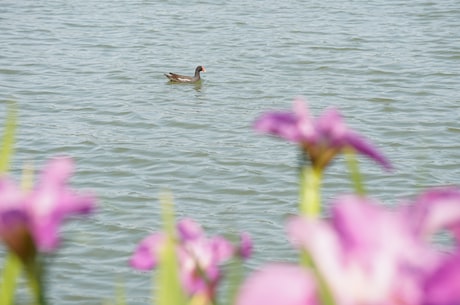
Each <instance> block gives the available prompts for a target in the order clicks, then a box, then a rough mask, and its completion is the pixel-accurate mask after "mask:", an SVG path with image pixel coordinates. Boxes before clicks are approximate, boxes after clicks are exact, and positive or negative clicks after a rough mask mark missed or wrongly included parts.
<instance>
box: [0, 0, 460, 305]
mask: <svg viewBox="0 0 460 305" xmlns="http://www.w3.org/2000/svg"><path fill="white" fill-rule="evenodd" d="M459 28H460V3H459V2H458V1H456V0H451V1H449V0H446V1H438V2H430V1H377V0H374V1H345V2H344V1H323V0H322V1H308V2H307V1H291V2H286V3H282V2H280V1H272V0H267V1H254V2H250V3H246V1H241V0H234V1H225V2H224V1H195V0H192V1H187V2H183V1H116V2H113V1H87V0H85V1H73V2H69V1H62V0H55V1H46V2H42V1H2V5H1V7H0V42H1V44H2V47H1V51H0V100H1V101H6V100H15V101H17V103H18V105H19V110H20V127H19V134H18V140H17V146H16V147H17V150H16V155H15V158H14V160H13V161H14V162H13V168H14V171H13V172H14V174H16V175H17V177H18V176H19V173H20V169H21V167H22V166H23V165H24V163H26V162H29V161H34V163H35V164H36V167H40V166H41V165H42V164H43V162H44V160H45V159H46V158H48V157H50V156H52V155H60V154H67V155H71V156H73V157H74V158H75V159H76V161H77V167H78V170H77V174H76V176H75V178H74V179H73V183H74V185H75V186H78V187H80V188H86V189H91V190H94V191H95V192H96V193H97V194H98V196H99V211H98V213H97V214H96V215H95V216H94V217H92V218H91V219H90V220H87V221H76V222H71V223H69V224H67V225H66V226H65V228H64V231H65V233H66V235H65V236H66V238H67V240H66V243H65V248H64V249H63V250H62V251H61V252H60V254H59V256H57V257H55V258H54V259H53V261H54V264H53V268H52V270H51V272H50V276H49V282H50V290H51V299H52V302H51V303H53V304H62V305H71V304H75V305H76V304H82V305H83V304H85V305H86V304H101V302H102V301H103V300H104V299H106V298H111V297H112V295H113V293H114V291H115V286H116V283H117V281H119V280H120V279H122V281H124V282H125V286H126V290H127V298H128V303H129V304H147V302H148V300H149V296H150V286H151V284H150V275H149V274H142V273H138V272H134V271H132V270H130V269H129V268H128V266H127V259H128V257H129V256H130V255H131V253H132V251H133V249H134V247H135V245H136V243H137V242H138V241H139V240H140V239H141V238H142V237H144V236H145V235H146V234H148V233H149V232H150V231H151V230H154V229H157V228H159V226H160V223H159V216H158V214H159V209H158V204H159V203H158V195H159V194H160V193H161V192H162V191H164V190H166V189H169V190H171V191H172V192H173V193H174V196H175V201H176V208H177V213H178V215H179V216H185V215H188V216H190V217H192V218H194V219H196V220H198V221H199V222H201V223H202V224H203V225H204V226H205V227H206V229H207V230H208V231H209V232H210V233H211V234H220V233H224V232H227V231H231V232H236V231H240V230H244V231H248V232H250V233H251V234H252V235H253V237H254V240H255V243H256V253H255V257H254V258H253V259H252V260H251V261H250V262H249V263H248V267H249V268H255V267H257V266H258V265H259V264H261V263H263V262H265V261H269V260H280V259H284V258H286V253H287V252H288V250H289V248H290V247H289V245H288V243H287V241H286V239H285V237H284V229H283V222H284V219H285V217H286V216H287V215H288V214H290V213H295V211H296V200H297V185H296V183H297V172H296V170H297V169H296V168H297V155H296V149H295V147H292V146H291V145H289V144H287V143H284V142H281V141H276V140H274V139H272V138H269V137H263V136H260V135H256V134H255V133H254V132H253V131H252V130H251V124H252V122H253V120H254V118H255V117H257V116H258V115H259V114H260V113H261V112H262V111H264V110H267V109H283V108H289V107H290V105H291V102H292V99H293V98H294V97H296V96H298V95H302V96H305V97H307V98H308V99H309V101H310V106H311V108H312V111H313V112H315V113H319V112H320V111H322V110H323V109H324V108H325V107H327V106H330V105H334V106H336V107H338V108H339V109H340V110H341V111H342V112H343V114H344V116H345V117H346V120H347V122H348V123H349V124H350V125H351V126H353V127H354V128H356V129H357V130H359V131H360V132H362V133H363V134H365V135H366V136H367V137H368V138H370V139H372V141H373V142H374V143H375V144H376V145H377V146H379V147H380V148H381V149H382V150H383V151H384V153H385V154H386V155H387V156H388V157H389V158H390V159H391V160H392V161H393V163H394V165H395V167H396V168H397V171H396V172H395V173H392V174H388V173H384V172H383V171H382V170H381V169H380V168H378V167H377V166H376V165H375V164H374V163H372V162H371V161H368V160H364V159H362V161H363V162H361V168H362V170H363V174H364V176H365V177H366V180H367V181H366V183H367V184H366V185H367V188H368V190H369V191H370V192H371V193H373V194H374V195H375V196H376V197H377V198H379V199H381V200H382V201H384V202H385V203H387V204H395V203H397V199H398V198H404V197H407V196H410V195H412V194H414V193H416V192H417V191H418V190H420V189H421V188H423V187H425V186H431V185H445V184H458V182H459V179H460V166H459V161H458V160H459V159H460V144H459V138H460V123H459V118H460V110H459V106H458V105H459V102H460V98H459V95H458V87H459V84H460V31H459ZM199 64H201V65H204V66H205V67H206V69H207V73H205V74H203V78H204V81H203V82H202V84H201V86H193V85H192V86H189V85H185V86H184V85H170V84H168V83H167V82H166V78H164V76H163V73H164V72H170V71H171V72H178V73H182V74H192V73H193V70H194V68H195V66H197V65H199ZM3 104H4V102H3ZM2 108H3V109H2V110H1V112H0V113H2V117H1V119H2V120H3V119H4V112H5V111H4V108H5V107H4V106H3V105H2ZM344 163H345V162H344V161H343V160H338V161H337V162H336V163H335V164H334V165H333V166H331V167H330V168H329V171H328V173H327V174H326V184H325V187H324V198H325V200H326V201H327V200H328V199H330V198H331V197H333V196H335V195H336V194H338V193H342V192H347V191H349V190H350V189H351V184H350V182H348V180H347V179H348V176H347V171H346V166H345V164H344ZM0 251H4V250H3V248H1V249H0ZM288 253H289V252H288Z"/></svg>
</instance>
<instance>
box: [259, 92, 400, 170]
mask: <svg viewBox="0 0 460 305" xmlns="http://www.w3.org/2000/svg"><path fill="white" fill-rule="evenodd" d="M254 128H255V129H256V130H257V131H260V132H264V133H269V134H272V135H275V136H278V137H281V138H284V139H286V140H288V141H290V142H294V143H298V144H299V145H300V146H301V147H302V149H303V151H304V152H305V153H306V154H307V155H308V157H309V158H310V161H311V162H312V165H313V166H314V167H316V168H324V167H325V166H326V165H327V164H329V162H330V161H331V160H332V158H333V157H334V156H335V155H336V154H338V153H340V152H342V151H343V150H344V149H345V148H351V149H354V150H355V151H357V152H359V153H360V154H363V155H365V156H367V157H369V158H371V159H373V160H375V161H376V162H377V163H379V164H380V165H382V166H383V167H384V168H386V169H391V165H390V163H389V162H388V161H387V159H386V158H385V157H384V156H383V155H382V154H381V153H380V152H379V151H378V150H377V149H376V148H375V147H374V146H373V145H371V144H370V143H369V142H368V141H367V140H365V139H364V138H363V137H362V136H360V135H359V134H357V133H356V132H354V131H353V130H351V129H350V128H348V126H347V125H346V124H345V123H344V122H343V119H342V117H341V115H340V113H339V112H338V111H337V110H336V109H334V108H330V109H328V110H326V111H325V112H324V113H323V114H322V115H321V116H320V117H318V118H316V119H315V118H313V117H312V116H311V115H310V113H309V110H308V108H307V106H306V104H305V102H304V101H302V100H300V99H297V100H295V101H294V106H293V110H292V111H291V112H268V113H265V114H263V115H262V116H261V117H260V118H259V119H258V120H257V121H256V122H255V125H254Z"/></svg>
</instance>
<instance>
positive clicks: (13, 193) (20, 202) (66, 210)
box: [0, 158, 95, 259]
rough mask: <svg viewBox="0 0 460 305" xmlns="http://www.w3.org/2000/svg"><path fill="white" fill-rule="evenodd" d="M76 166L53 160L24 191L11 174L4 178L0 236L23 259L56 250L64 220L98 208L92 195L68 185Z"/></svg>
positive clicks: (1, 181)
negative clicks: (31, 185)
mask: <svg viewBox="0 0 460 305" xmlns="http://www.w3.org/2000/svg"><path fill="white" fill-rule="evenodd" d="M73 167H74V165H73V161H72V159H70V158H55V159H52V160H51V161H49V162H48V164H47V165H46V167H45V168H44V169H43V171H42V173H41V175H40V179H39V181H38V183H37V184H36V185H35V186H34V187H33V189H32V190H29V191H23V190H21V189H20V188H19V186H18V185H17V184H16V183H14V182H13V181H12V180H10V179H9V178H8V177H3V178H1V179H0V238H1V239H2V240H3V241H4V242H5V243H6V244H7V246H9V247H10V249H11V250H13V251H14V252H16V253H17V254H18V255H19V256H20V257H21V258H23V259H26V258H27V256H29V255H33V253H29V252H33V251H35V250H38V251H40V252H52V251H54V250H55V249H56V248H57V247H58V246H59V227H60V226H61V223H62V222H63V221H64V220H65V219H67V218H68V217H70V216H73V215H77V214H89V213H90V212H91V211H92V210H93V209H94V207H95V199H94V197H93V196H92V195H91V194H79V193H77V192H75V191H74V190H72V189H71V188H70V187H69V186H68V182H69V179H70V177H71V175H72V173H73ZM29 242H32V243H33V245H29Z"/></svg>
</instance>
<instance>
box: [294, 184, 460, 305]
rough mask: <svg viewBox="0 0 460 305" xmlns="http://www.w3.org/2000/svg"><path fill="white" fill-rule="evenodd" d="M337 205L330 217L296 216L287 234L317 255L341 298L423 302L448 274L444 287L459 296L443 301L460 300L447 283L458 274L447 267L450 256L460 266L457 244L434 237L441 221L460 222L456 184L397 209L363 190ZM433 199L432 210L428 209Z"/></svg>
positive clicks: (359, 301)
mask: <svg viewBox="0 0 460 305" xmlns="http://www.w3.org/2000/svg"><path fill="white" fill-rule="evenodd" d="M332 206H333V207H332V211H331V217H330V219H329V220H327V221H323V220H315V219H308V218H301V217H296V218H293V219H291V221H290V222H289V224H288V235H289V236H290V238H291V240H292V242H293V243H294V245H296V246H297V247H298V248H300V249H303V250H305V251H307V252H308V253H309V254H310V255H311V257H312V258H313V261H314V262H315V265H316V266H317V268H318V270H319V271H320V273H321V274H322V275H323V276H324V278H325V280H326V282H327V284H328V285H329V287H330V288H331V290H332V292H333V294H334V297H335V299H336V302H337V304H423V301H424V300H425V299H426V298H427V297H428V296H429V295H435V291H439V290H440V287H441V286H440V285H438V284H436V283H439V282H441V281H443V280H445V281H446V282H448V283H450V284H451V285H450V286H449V285H447V284H446V285H443V286H442V287H445V290H442V291H444V292H445V293H446V294H449V293H450V295H452V296H455V298H454V299H452V298H450V299H449V300H450V301H451V302H453V303H446V302H441V303H439V304H456V302H457V303H458V301H460V299H459V298H456V296H457V295H458V294H457V293H456V292H454V291H455V289H450V290H449V287H452V285H454V286H455V287H458V286H456V285H457V284H453V282H451V281H450V280H447V279H448V278H452V279H453V280H456V278H457V275H455V274H454V273H453V272H449V268H446V267H445V266H446V264H447V262H450V263H448V265H449V266H451V267H452V268H459V270H460V264H456V263H453V262H452V261H451V260H452V257H455V256H457V258H458V257H460V252H459V251H458V248H457V249H456V250H455V251H454V252H455V253H458V255H457V254H455V255H454V256H452V255H449V254H446V253H444V252H440V251H439V250H437V249H436V247H434V246H433V245H432V244H431V243H430V238H431V236H432V234H434V233H436V232H437V231H439V229H449V228H451V227H452V224H458V223H459V221H460V192H459V191H458V190H454V189H437V190H430V191H427V192H425V193H424V194H422V195H421V196H420V197H419V198H418V199H416V200H415V201H414V203H413V204H411V205H410V206H404V207H401V208H398V209H394V210H390V209H388V208H385V207H383V206H382V205H379V204H377V202H374V201H372V200H370V199H368V198H365V197H358V196H343V197H340V198H338V199H337V200H336V201H335V202H334V203H333V205H332ZM428 206H429V207H430V211H431V212H433V214H427V213H426V208H427V207H428ZM429 215H431V216H429ZM454 227H455V226H454ZM455 228H456V227H455ZM416 229H417V230H416ZM422 231H423V232H425V234H420V232H422ZM433 277H436V281H433ZM457 283H458V282H457ZM430 291H431V292H430ZM433 291H434V292H433ZM429 292H430V294H428V293H429ZM429 304H438V303H436V302H430V303H429Z"/></svg>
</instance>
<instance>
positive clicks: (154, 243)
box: [130, 218, 251, 299]
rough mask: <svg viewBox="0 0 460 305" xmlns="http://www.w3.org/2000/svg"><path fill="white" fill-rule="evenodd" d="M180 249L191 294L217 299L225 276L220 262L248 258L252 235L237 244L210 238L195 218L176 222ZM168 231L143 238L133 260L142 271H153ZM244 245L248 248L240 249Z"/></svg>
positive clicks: (182, 270)
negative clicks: (219, 286) (242, 257)
mask: <svg viewBox="0 0 460 305" xmlns="http://www.w3.org/2000/svg"><path fill="white" fill-rule="evenodd" d="M176 230H177V243H176V251H177V256H178V260H179V267H180V279H181V282H182V286H183V287H184V290H185V291H186V292H187V293H188V294H189V295H195V294H202V295H205V296H206V297H207V298H209V299H213V298H214V295H215V289H216V287H217V285H218V283H219V281H220V279H221V277H222V274H221V271H220V265H221V264H222V263H223V262H225V261H227V260H229V259H231V258H232V257H234V256H242V254H240V253H239V251H240V252H241V251H243V252H244V255H245V257H244V258H247V257H248V256H249V254H250V250H249V248H251V243H250V239H249V237H244V238H243V239H242V241H241V245H239V246H238V247H235V246H234V245H233V244H232V243H230V242H229V241H228V240H227V239H225V238H223V237H221V236H215V237H207V236H206V235H205V232H204V231H203V229H202V227H201V226H200V225H199V224H198V223H196V222H195V221H193V220H191V219H188V218H186V219H182V220H180V221H179V222H178V223H177V224H176ZM165 238H166V235H165V233H154V234H152V235H150V236H149V237H147V238H145V239H143V240H142V241H141V243H140V244H139V245H138V247H137V249H136V250H135V252H134V254H133V256H132V257H131V259H130V265H131V266H132V267H133V268H136V269H139V270H151V269H153V268H155V267H156V265H157V264H158V259H159V258H158V251H159V250H160V249H161V247H163V245H164V240H165ZM242 248H244V250H239V249H242Z"/></svg>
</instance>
